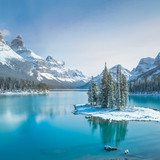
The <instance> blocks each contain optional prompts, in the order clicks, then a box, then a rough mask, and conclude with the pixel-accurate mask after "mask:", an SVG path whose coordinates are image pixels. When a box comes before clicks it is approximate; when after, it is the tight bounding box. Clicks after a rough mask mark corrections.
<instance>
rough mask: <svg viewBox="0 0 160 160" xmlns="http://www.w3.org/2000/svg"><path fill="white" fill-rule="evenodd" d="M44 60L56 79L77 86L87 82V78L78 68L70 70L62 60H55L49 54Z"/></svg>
mask: <svg viewBox="0 0 160 160" xmlns="http://www.w3.org/2000/svg"><path fill="white" fill-rule="evenodd" d="M46 61H47V62H48V64H49V65H50V70H51V73H52V75H53V76H54V77H56V78H57V80H60V81H63V82H65V83H67V84H72V85H73V86H76V87H79V86H81V85H84V84H85V83H86V82H88V78H87V77H86V76H84V75H83V73H82V72H81V71H79V70H71V69H68V68H66V67H65V63H64V62H63V61H62V62H61V61H56V60H55V59H54V58H52V57H51V56H48V57H47V58H46Z"/></svg>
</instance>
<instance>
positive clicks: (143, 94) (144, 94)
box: [129, 92, 160, 96]
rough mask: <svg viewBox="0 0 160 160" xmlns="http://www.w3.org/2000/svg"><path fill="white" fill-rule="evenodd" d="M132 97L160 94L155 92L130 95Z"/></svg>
mask: <svg viewBox="0 0 160 160" xmlns="http://www.w3.org/2000/svg"><path fill="white" fill-rule="evenodd" d="M129 95H130V96H160V93H158V92H154V93H130V94H129Z"/></svg>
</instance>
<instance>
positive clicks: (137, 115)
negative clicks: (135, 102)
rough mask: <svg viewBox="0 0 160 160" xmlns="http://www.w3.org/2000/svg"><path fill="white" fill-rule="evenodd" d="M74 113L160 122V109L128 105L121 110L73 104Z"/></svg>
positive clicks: (123, 119)
mask: <svg viewBox="0 0 160 160" xmlns="http://www.w3.org/2000/svg"><path fill="white" fill-rule="evenodd" d="M75 109H76V110H75V113H76V114H83V115H87V116H93V117H98V118H101V119H104V120H109V121H111V120H114V121H155V122H160V111H158V110H154V109H151V108H145V107H135V106H128V107H126V108H123V109H122V110H120V111H119V110H117V109H109V108H100V107H91V106H90V105H88V104H80V105H75Z"/></svg>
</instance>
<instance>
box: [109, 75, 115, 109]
mask: <svg viewBox="0 0 160 160" xmlns="http://www.w3.org/2000/svg"><path fill="white" fill-rule="evenodd" d="M108 105H109V107H111V108H113V106H114V85H113V78H112V75H111V72H109V74H108Z"/></svg>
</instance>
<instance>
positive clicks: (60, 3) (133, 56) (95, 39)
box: [0, 0, 160, 76]
mask: <svg viewBox="0 0 160 160" xmlns="http://www.w3.org/2000/svg"><path fill="white" fill-rule="evenodd" d="M0 30H1V31H3V33H4V35H6V36H5V39H6V40H7V39H12V38H14V37H16V36H17V34H21V35H22V36H23V39H24V41H25V44H26V46H27V47H28V48H30V49H32V50H33V51H34V52H35V53H36V54H38V55H40V56H42V57H44V58H45V57H46V56H48V55H51V56H52V57H53V58H55V59H56V60H64V61H65V62H66V66H67V67H70V68H73V69H75V68H77V69H79V70H81V71H82V72H83V73H84V74H87V75H94V76H95V75H97V74H98V73H100V72H101V71H102V69H103V67H104V63H105V61H106V62H107V65H108V67H112V66H114V65H116V64H121V65H122V66H124V67H126V68H128V69H129V70H131V69H132V68H133V67H135V66H136V65H137V64H138V62H139V60H140V58H143V57H155V56H156V55H157V54H158V52H159V51H160V0H0Z"/></svg>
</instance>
